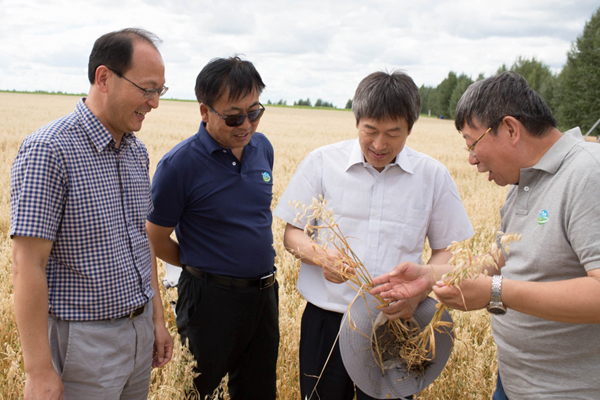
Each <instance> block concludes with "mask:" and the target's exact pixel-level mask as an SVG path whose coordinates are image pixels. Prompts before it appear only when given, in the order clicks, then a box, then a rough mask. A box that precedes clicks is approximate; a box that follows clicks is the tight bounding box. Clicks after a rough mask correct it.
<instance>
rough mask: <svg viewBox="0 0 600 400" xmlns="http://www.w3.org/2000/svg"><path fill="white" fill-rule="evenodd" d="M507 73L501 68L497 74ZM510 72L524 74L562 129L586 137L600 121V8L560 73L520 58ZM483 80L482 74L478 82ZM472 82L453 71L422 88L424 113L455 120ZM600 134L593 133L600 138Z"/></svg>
mask: <svg viewBox="0 0 600 400" xmlns="http://www.w3.org/2000/svg"><path fill="white" fill-rule="evenodd" d="M507 70H508V69H507V67H506V65H502V66H501V67H500V68H499V69H498V71H497V73H501V72H504V71H507ZM510 70H512V71H516V72H518V73H520V74H521V75H523V76H524V77H525V79H527V82H528V83H529V86H531V88H532V89H533V90H535V91H536V92H538V93H539V94H540V96H542V98H543V99H544V101H546V103H547V104H548V105H549V106H550V109H551V110H552V113H553V114H554V116H555V118H556V119H557V121H558V125H559V128H561V129H563V130H564V129H568V128H572V127H574V126H579V127H581V130H582V132H583V133H584V134H585V133H586V132H587V131H588V130H589V129H591V128H592V126H593V125H594V124H595V122H596V121H597V120H598V119H599V118H600V8H599V9H598V10H596V12H595V13H594V14H593V15H592V18H591V19H590V20H589V21H588V22H587V23H586V24H585V27H584V29H583V34H582V35H581V36H579V37H578V38H577V40H576V41H574V42H573V43H572V45H571V50H570V51H569V53H568V55H567V63H566V65H565V66H564V67H563V69H562V71H561V72H560V73H559V74H553V73H552V71H551V70H550V67H549V66H548V65H546V64H544V63H543V62H542V61H540V60H537V59H536V58H535V57H533V58H531V59H529V58H525V57H519V58H518V59H517V60H516V61H515V62H514V64H513V65H512V66H511V67H510ZM483 78H484V76H483V74H479V76H478V77H477V79H476V80H477V81H478V80H481V79H483ZM473 82H474V81H473V80H472V79H471V77H469V76H467V75H465V74H460V75H457V74H456V73H455V72H453V71H451V72H450V73H448V76H447V77H446V78H445V79H444V80H443V81H442V82H441V83H440V84H439V85H437V86H436V87H428V86H421V87H420V88H419V93H420V94H421V112H422V113H424V114H430V115H431V116H436V117H440V118H450V119H453V118H454V110H455V109H456V103H457V102H458V100H459V99H460V97H461V96H462V94H463V93H464V92H465V90H466V89H467V88H468V87H469V85H471V84H472V83H473ZM599 131H600V129H599ZM599 131H597V130H595V131H594V132H593V133H594V134H596V135H598V134H600V132H599Z"/></svg>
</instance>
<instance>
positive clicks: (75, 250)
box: [10, 29, 173, 399]
mask: <svg viewBox="0 0 600 400" xmlns="http://www.w3.org/2000/svg"><path fill="white" fill-rule="evenodd" d="M158 42H159V39H158V38H157V37H156V36H154V35H153V34H151V33H150V32H147V31H144V30H141V29H124V30H121V31H117V32H111V33H108V34H106V35H103V36H102V37H100V38H99V39H98V40H97V41H96V42H95V44H94V48H93V50H92V53H91V55H90V59H89V66H88V75H89V76H88V77H89V80H90V83H91V87H90V91H89V94H88V96H87V98H83V99H81V100H80V101H79V103H78V104H77V106H76V108H75V111H74V112H73V113H71V114H69V115H67V116H65V117H63V118H60V119H58V120H56V121H54V122H51V123H50V124H48V125H46V126H44V127H42V128H41V129H39V130H38V131H36V132H35V133H33V134H32V135H30V136H28V137H27V138H26V139H25V140H24V141H23V143H22V145H21V148H20V149H19V153H18V155H17V157H16V159H15V161H14V163H13V166H12V170H11V226H10V235H11V238H12V240H13V281H14V300H15V316H16V320H17V326H18V328H19V335H20V338H21V345H22V351H23V360H24V365H25V373H26V383H25V391H24V397H25V399H38V398H44V399H61V398H65V399H81V398H92V399H99V398H102V399H118V398H120V399H146V398H147V397H148V386H149V380H150V371H151V366H154V367H160V366H163V365H164V364H166V363H167V362H168V361H169V359H170V358H171V354H172V349H173V340H172V338H171V336H170V335H169V332H168V331H167V329H166V328H165V325H164V319H163V311H162V302H161V299H160V294H159V291H158V278H157V274H156V263H155V258H154V254H153V251H152V249H151V247H150V243H149V241H148V237H147V235H146V231H145V222H146V216H147V215H148V212H149V211H150V209H151V207H152V202H151V197H150V177H149V158H148V153H147V151H146V148H145V146H144V145H143V144H142V142H141V141H140V140H139V139H137V137H136V136H135V135H134V134H133V132H137V131H139V130H140V129H141V127H142V122H143V121H144V118H145V115H146V114H147V113H148V112H150V111H151V110H152V109H153V108H156V107H158V102H159V97H160V96H162V95H163V94H164V93H165V92H166V91H167V87H166V86H164V84H165V78H164V64H163V61H162V57H161V55H160V53H159V52H158V50H157V48H156V44H157V43H158Z"/></svg>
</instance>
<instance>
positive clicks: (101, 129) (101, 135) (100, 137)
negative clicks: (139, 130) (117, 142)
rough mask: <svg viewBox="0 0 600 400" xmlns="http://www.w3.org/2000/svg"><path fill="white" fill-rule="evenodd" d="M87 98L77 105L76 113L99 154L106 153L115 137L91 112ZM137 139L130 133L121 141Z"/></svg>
mask: <svg viewBox="0 0 600 400" xmlns="http://www.w3.org/2000/svg"><path fill="white" fill-rule="evenodd" d="M85 100H86V98H85V97H83V98H81V99H80V100H79V102H78V103H77V106H76V107H75V112H76V113H77V114H78V116H79V119H80V121H81V123H82V124H83V127H84V131H85V133H86V134H87V135H88V137H89V138H90V140H91V141H92V143H93V144H94V146H95V147H96V150H97V151H98V153H101V152H102V151H104V149H105V148H106V146H108V145H109V144H110V142H111V141H114V137H113V135H112V134H111V133H110V132H109V131H108V129H106V127H105V126H104V125H102V123H101V122H100V120H98V118H96V116H95V115H94V114H93V113H92V112H91V111H90V109H89V108H88V106H87V105H86V104H85ZM133 139H135V134H134V133H133V132H128V133H125V134H124V135H123V138H122V139H121V141H122V142H123V143H127V142H128V141H129V140H133Z"/></svg>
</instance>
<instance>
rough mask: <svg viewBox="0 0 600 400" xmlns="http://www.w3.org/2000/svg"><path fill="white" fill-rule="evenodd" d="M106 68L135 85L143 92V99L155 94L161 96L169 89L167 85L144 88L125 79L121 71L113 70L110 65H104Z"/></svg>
mask: <svg viewBox="0 0 600 400" xmlns="http://www.w3.org/2000/svg"><path fill="white" fill-rule="evenodd" d="M106 68H108V69H110V70H111V71H112V72H114V73H115V74H116V75H117V76H118V77H119V78H123V79H125V80H126V81H127V82H129V83H131V84H132V85H133V86H135V87H136V88H138V89H140V90H141V91H142V92H144V95H143V96H144V98H145V99H148V100H149V99H151V98H153V97H154V95H155V94H157V95H158V97H162V96H163V95H164V94H165V93H167V90H169V88H168V87H166V86H164V85H163V87H162V88H160V89H155V88H150V89H145V88H143V87H141V86H138V85H136V84H135V83H133V82H132V81H130V80H129V79H127V78H126V77H125V76H124V75H123V74H122V73H120V72H118V71H115V70H114V69H112V68H110V67H106Z"/></svg>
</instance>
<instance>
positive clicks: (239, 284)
mask: <svg viewBox="0 0 600 400" xmlns="http://www.w3.org/2000/svg"><path fill="white" fill-rule="evenodd" d="M183 269H185V270H186V271H187V272H189V273H190V274H192V275H194V276H195V277H196V278H200V279H206V280H207V281H209V282H213V283H216V284H217V285H221V286H230V287H236V288H245V287H258V288H260V289H261V290H262V289H266V288H268V287H271V286H273V284H274V283H275V281H276V279H275V275H276V274H277V269H275V268H274V269H273V272H271V273H270V274H268V275H265V276H262V277H260V278H253V279H245V278H236V277H233V276H223V275H217V274H210V273H208V272H204V271H201V270H199V269H198V268H193V267H188V266H187V265H185V266H184V267H183Z"/></svg>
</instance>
